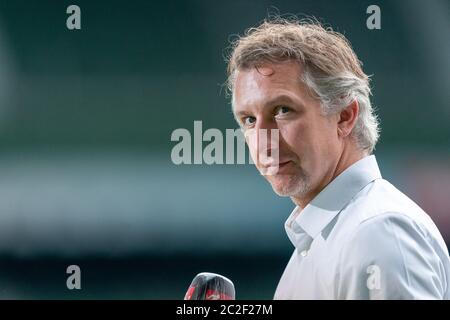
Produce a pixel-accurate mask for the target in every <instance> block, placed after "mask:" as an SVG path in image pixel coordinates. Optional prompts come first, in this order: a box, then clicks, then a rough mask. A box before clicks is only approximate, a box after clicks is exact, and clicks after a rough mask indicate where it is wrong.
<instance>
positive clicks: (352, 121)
mask: <svg viewBox="0 0 450 320" xmlns="http://www.w3.org/2000/svg"><path fill="white" fill-rule="evenodd" d="M358 115H359V104H358V100H356V99H354V100H353V101H352V102H351V103H350V104H349V105H348V106H347V107H345V108H344V109H343V110H342V111H341V112H340V113H339V120H338V124H337V129H338V135H339V136H340V137H342V138H344V137H347V136H348V135H350V133H351V132H352V130H353V128H354V127H355V125H356V120H358Z"/></svg>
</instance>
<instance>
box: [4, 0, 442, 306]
mask: <svg viewBox="0 0 450 320" xmlns="http://www.w3.org/2000/svg"><path fill="white" fill-rule="evenodd" d="M71 4H76V5H78V6H79V7H80V8H81V30H68V29H67V28H66V19H67V17H68V16H69V15H68V14H66V8H67V7H68V6H69V5H71ZM371 4H377V5H378V6H379V7H380V8H381V30H369V29H367V27H366V19H367V17H368V16H369V15H368V14H366V8H367V7H368V6H369V5H371ZM276 12H279V13H281V14H288V13H291V14H299V15H308V16H315V17H317V18H319V19H321V20H322V21H323V22H325V23H326V24H329V25H331V26H332V27H333V28H334V29H335V30H337V31H340V32H342V33H344V34H345V35H346V36H347V37H348V39H349V40H350V41H351V43H352V45H353V47H354V49H355V51H356V53H357V54H358V56H359V58H360V60H362V61H363V63H364V70H365V72H366V73H368V74H371V75H372V85H373V93H374V96H373V101H374V104H375V105H376V106H377V108H378V114H379V115H380V119H381V127H382V134H381V140H380V143H379V145H378V146H377V150H376V153H375V154H376V155H377V158H378V161H379V164H380V167H381V169H382V173H383V175H384V177H385V178H387V179H388V180H390V181H391V182H392V183H393V184H394V185H396V186H397V187H399V188H400V189H401V190H402V191H404V192H405V193H406V194H408V195H409V196H411V197H412V198H413V199H414V200H415V201H416V202H418V203H419V204H420V205H421V206H422V207H423V208H424V209H425V210H426V211H427V212H428V213H429V214H430V215H431V216H432V218H433V220H434V221H435V222H436V224H437V225H438V227H439V228H440V230H441V232H442V234H443V235H444V236H445V237H446V240H447V241H448V243H450V200H449V197H448V195H449V193H450V148H449V145H450V144H449V141H450V126H449V122H450V121H449V120H450V3H449V1H448V0H432V1H431V0H430V1H420V0H411V1H400V0H397V1H394V0H392V1H376V2H373V1H352V2H350V1H331V0H328V1H325V0H320V1H318V0H315V1H312V0H311V1H310V0H308V1H305V0H303V1H300V0H295V1H287V0H286V1H257V0H246V1H223V2H219V1H199V0H195V1H164V2H163V1H118V0H116V1H76V2H71V1H58V0H53V1H49V0H46V1H23V0H21V1H13V0H0V298H6V299H11V298H13V299H14V298H18V299H23V298H26V299H29V298H38V299H47V298H62V299H77V298H89V299H91V298H100V299H103V298H112V299H115V298H125V299H147V298H148V299H170V298H171V299H181V298H183V296H184V293H185V291H186V289H187V287H188V285H189V283H190V281H191V280H192V278H193V277H194V276H195V274H197V273H199V272H201V271H210V272H218V273H222V274H224V275H225V276H228V277H229V278H231V279H232V280H233V281H234V282H235V285H236V291H237V298H238V299H245V298H247V299H251V298H262V299H271V298H272V296H273V293H274V291H275V287H276V285H277V281H278V279H279V277H280V276H281V273H282V271H283V269H284V267H285V264H286V262H287V260H288V259H289V257H290V254H291V251H292V249H293V247H292V245H291V243H290V242H289V240H288V239H287V236H286V235H285V233H284V227H283V224H284V221H285V219H286V218H287V216H288V215H289V213H290V211H291V210H292V209H293V204H292V203H291V202H290V200H289V199H284V198H278V197H277V196H276V195H275V194H274V193H273V192H272V191H271V188H270V186H269V185H268V184H267V183H266V182H265V181H264V180H263V179H262V178H261V177H260V176H259V175H258V173H257V172H256V170H255V169H254V168H253V167H252V166H251V165H211V166H208V165H191V166H189V165H181V166H176V165H174V164H173V163H172V162H171V158H170V152H171V149H172V147H173V146H174V145H175V144H176V143H175V142H171V141H170V136H171V133H172V131H173V130H175V129H177V128H186V129H188V130H189V131H191V132H192V131H193V122H194V120H202V121H203V128H204V130H206V129H207V128H218V129H221V130H223V132H224V130H225V129H226V128H236V125H235V123H234V120H233V117H232V114H231V111H230V105H229V101H228V98H227V97H226V96H225V91H224V87H223V83H224V82H225V79H226V73H225V69H226V63H225V61H224V56H225V55H226V54H227V47H228V46H229V41H230V40H232V39H234V38H235V37H236V34H242V33H243V32H244V30H245V29H246V28H248V27H250V26H253V25H255V24H257V23H258V22H260V21H261V20H262V19H264V18H265V17H267V15H268V13H276ZM70 264H77V265H79V266H80V267H81V269H82V290H80V291H70V290H68V289H67V288H66V285H65V284H66V277H67V276H68V275H67V274H66V273H65V270H66V267H67V266H68V265H70Z"/></svg>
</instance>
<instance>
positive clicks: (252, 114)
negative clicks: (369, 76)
mask: <svg viewBox="0 0 450 320" xmlns="http://www.w3.org/2000/svg"><path fill="white" fill-rule="evenodd" d="M302 72H303V70H302V68H301V66H300V65H299V64H297V63H294V62H286V63H278V64H270V63H267V64H264V65H262V66H260V67H258V68H250V69H246V70H239V71H238V73H237V75H236V80H235V85H234V95H233V108H234V110H233V111H234V114H235V117H236V119H237V121H238V122H239V124H240V125H241V127H242V128H243V129H244V132H246V137H247V139H246V141H247V144H248V146H249V149H250V153H251V155H252V159H253V161H254V162H255V164H256V166H257V168H258V170H259V171H260V172H262V173H264V172H267V164H264V163H261V162H260V161H258V155H261V154H263V153H264V154H267V150H266V149H264V147H263V146H261V145H260V144H258V142H257V139H256V138H255V136H256V135H255V134H248V133H249V132H254V131H258V129H267V130H268V131H269V130H270V129H278V130H279V142H278V155H279V166H278V170H277V171H276V173H275V174H271V175H265V177H266V179H267V180H268V181H269V182H270V183H271V185H272V188H273V189H274V191H275V192H276V193H277V194H279V195H281V196H290V197H294V198H299V199H303V198H305V197H307V196H308V195H309V194H310V193H314V192H315V191H316V190H319V191H320V190H321V189H322V188H323V187H325V185H326V184H327V183H328V182H329V181H330V179H331V176H332V175H333V172H334V170H335V169H336V166H337V163H338V160H339V155H340V147H339V146H340V143H339V140H338V130H337V122H338V116H337V115H332V116H324V115H323V114H322V109H321V104H320V102H319V101H318V100H317V99H315V98H314V97H313V96H312V93H311V92H310V91H309V89H308V88H307V87H306V85H305V84H304V83H303V82H301V80H300V79H301V74H302ZM252 129H256V130H252ZM268 141H271V139H270V138H269V139H268ZM268 148H269V150H270V149H271V153H272V154H273V153H274V152H276V150H274V149H275V148H276V144H273V143H272V144H269V146H268Z"/></svg>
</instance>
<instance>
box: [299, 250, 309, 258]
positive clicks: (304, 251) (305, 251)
mask: <svg viewBox="0 0 450 320" xmlns="http://www.w3.org/2000/svg"><path fill="white" fill-rule="evenodd" d="M300 254H301V255H302V257H306V256H307V255H308V250H303V251H302V252H300Z"/></svg>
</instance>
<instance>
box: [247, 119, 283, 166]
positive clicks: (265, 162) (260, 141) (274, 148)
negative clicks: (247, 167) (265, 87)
mask: <svg viewBox="0 0 450 320" xmlns="http://www.w3.org/2000/svg"><path fill="white" fill-rule="evenodd" d="M250 130H251V132H247V133H246V136H247V134H248V136H247V137H246V138H247V143H248V145H249V148H250V151H251V153H252V158H253V160H254V161H255V163H256V164H257V166H258V167H268V166H274V165H278V160H279V139H280V135H279V130H278V126H277V124H276V122H275V121H270V120H267V119H257V121H256V123H255V126H254V127H253V129H250Z"/></svg>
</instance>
